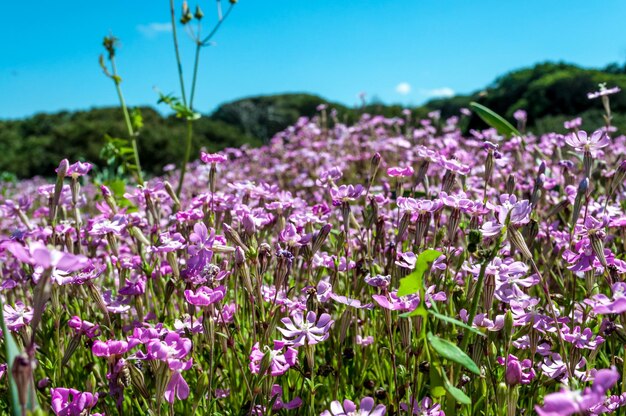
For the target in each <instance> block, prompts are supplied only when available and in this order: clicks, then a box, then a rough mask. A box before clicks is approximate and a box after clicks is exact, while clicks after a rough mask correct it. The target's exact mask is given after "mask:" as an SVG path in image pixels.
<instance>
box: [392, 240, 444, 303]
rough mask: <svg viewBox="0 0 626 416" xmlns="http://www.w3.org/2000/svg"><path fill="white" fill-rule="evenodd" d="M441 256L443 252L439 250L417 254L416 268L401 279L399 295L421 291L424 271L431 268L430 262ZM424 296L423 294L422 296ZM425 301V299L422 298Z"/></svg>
mask: <svg viewBox="0 0 626 416" xmlns="http://www.w3.org/2000/svg"><path fill="white" fill-rule="evenodd" d="M439 256H441V252H440V251H437V250H432V249H429V250H425V251H422V252H421V253H420V254H419V256H417V261H416V262H415V270H414V271H413V273H411V274H409V275H408V276H406V277H405V278H403V279H400V288H399V289H398V296H406V295H412V294H413V293H417V292H420V291H421V290H422V289H423V288H424V273H425V272H426V270H428V269H429V267H430V263H432V262H433V261H435V260H436V259H437V257H439ZM422 298H423V296H422ZM421 301H422V302H423V301H424V299H421Z"/></svg>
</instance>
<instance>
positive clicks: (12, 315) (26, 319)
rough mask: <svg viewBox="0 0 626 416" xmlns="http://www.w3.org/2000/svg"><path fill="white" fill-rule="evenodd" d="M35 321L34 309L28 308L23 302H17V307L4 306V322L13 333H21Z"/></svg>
mask: <svg viewBox="0 0 626 416" xmlns="http://www.w3.org/2000/svg"><path fill="white" fill-rule="evenodd" d="M32 319H33V308H31V307H30V306H29V307H26V306H25V305H24V303H23V302H21V301H19V300H18V301H17V302H15V307H13V306H11V305H4V321H5V322H6V325H7V328H9V329H10V330H11V331H19V330H20V329H22V328H23V327H25V326H26V325H28V324H29V323H30V321H31V320H32Z"/></svg>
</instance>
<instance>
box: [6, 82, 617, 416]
mask: <svg viewBox="0 0 626 416" xmlns="http://www.w3.org/2000/svg"><path fill="white" fill-rule="evenodd" d="M616 92H617V91H614V90H609V89H606V88H602V89H601V90H600V91H599V92H597V93H595V94H596V95H595V96H593V97H591V99H596V98H600V99H602V100H603V103H605V109H606V113H607V114H606V124H605V125H604V126H585V125H584V121H583V120H581V119H574V120H571V121H569V122H567V123H566V126H565V127H564V128H565V129H566V130H567V133H565V134H558V133H551V134H545V135H542V136H540V137H538V136H535V135H533V134H532V133H527V132H525V131H524V124H525V121H526V116H525V114H524V112H523V111H519V112H516V114H515V119H516V120H517V128H515V127H513V126H511V125H510V124H508V123H506V122H505V121H504V120H503V119H502V118H500V117H498V116H497V115H495V114H493V113H486V112H485V109H481V108H480V106H476V107H475V108H472V111H476V112H479V113H480V114H479V115H481V116H483V117H484V118H485V119H486V120H487V121H490V124H491V125H492V126H494V128H488V129H485V130H481V131H477V130H470V131H469V133H467V134H465V135H464V134H463V133H462V131H463V129H462V126H463V123H464V122H465V121H466V120H467V118H468V117H469V116H471V115H472V111H470V110H468V109H463V110H462V112H461V113H460V114H459V115H458V116H453V117H450V118H447V119H443V118H441V116H440V113H438V112H434V113H431V114H429V116H428V117H427V118H425V119H414V118H413V116H414V115H413V114H412V113H411V112H410V111H408V110H407V111H405V113H404V117H402V118H384V117H382V116H375V115H369V114H363V115H362V117H361V118H360V120H359V121H358V122H356V123H355V124H353V125H345V124H343V123H341V122H340V121H339V120H338V119H337V117H336V114H335V112H334V111H332V110H331V109H327V108H325V107H324V106H320V108H319V112H318V115H316V116H315V117H313V118H311V119H308V118H301V119H300V120H299V121H298V122H297V123H296V124H295V125H293V126H292V127H290V128H288V129H287V130H285V131H283V132H281V133H279V134H277V135H276V136H275V137H274V138H273V139H272V140H271V141H270V142H269V143H268V144H267V145H265V146H263V147H260V148H248V147H242V148H232V149H225V150H223V151H221V152H220V153H217V154H207V153H204V152H203V153H202V154H201V155H199V156H200V160H198V161H196V162H193V163H190V164H189V165H188V166H187V167H186V175H184V180H183V181H182V183H181V186H180V196H178V195H177V192H175V190H174V189H175V185H176V184H178V181H179V179H180V176H181V175H180V171H179V170H169V171H168V173H166V174H165V175H164V176H162V177H155V178H146V180H145V182H144V183H143V185H134V184H130V183H129V184H128V185H127V186H126V189H125V190H124V191H123V192H122V193H114V192H113V191H112V190H111V189H109V188H108V187H107V186H105V185H102V184H97V183H94V180H93V178H91V177H90V174H91V173H92V172H91V169H92V165H91V164H89V163H86V162H75V163H73V161H72V163H71V162H69V161H67V160H62V161H60V163H59V166H58V169H57V171H56V172H55V173H53V172H51V174H54V175H56V182H55V183H47V182H46V181H44V180H42V179H31V180H24V181H21V182H18V183H3V184H2V194H1V195H2V196H1V199H0V210H1V211H0V212H1V213H2V216H1V218H0V230H1V234H0V277H1V294H2V296H1V298H2V302H3V307H2V308H1V309H2V312H3V320H2V324H3V326H2V331H3V337H2V339H3V348H2V353H1V355H0V359H1V362H3V363H6V364H4V365H3V366H2V372H1V373H0V374H1V375H2V378H1V379H0V388H1V389H2V390H3V392H4V393H3V394H2V396H1V397H0V406H1V408H2V412H3V413H9V412H12V414H17V415H19V414H26V413H29V412H34V413H40V414H41V413H50V414H56V415H104V414H106V415H118V414H119V415H128V414H151V415H161V414H163V415H165V414H207V415H270V414H274V415H281V414H285V415H288V414H297V415H323V416H341V415H363V416H365V415H369V416H382V415H395V414H403V415H428V416H442V415H456V414H458V415H507V416H512V415H522V414H527V415H529V414H539V415H541V416H549V415H560V416H563V415H574V414H580V415H583V414H584V415H598V414H604V413H616V414H620V412H621V411H623V410H621V409H622V407H624V406H625V405H626V394H625V393H624V392H625V391H626V377H625V376H626V374H625V373H626V361H625V360H624V358H625V354H626V351H625V347H624V345H625V341H626V331H625V329H624V323H625V321H624V320H625V319H626V314H625V312H626V282H624V276H625V275H626V261H625V260H624V254H625V253H624V248H625V245H626V234H625V233H626V212H625V204H626V191H625V189H624V187H623V183H624V178H625V177H626V161H625V160H624V156H625V155H626V137H625V136H622V135H619V134H618V133H617V132H616V131H614V129H613V128H612V127H611V124H610V120H611V114H610V107H609V101H608V97H609V95H610V93H616ZM172 184H174V185H172ZM11 397H13V398H14V399H13V401H12V400H11Z"/></svg>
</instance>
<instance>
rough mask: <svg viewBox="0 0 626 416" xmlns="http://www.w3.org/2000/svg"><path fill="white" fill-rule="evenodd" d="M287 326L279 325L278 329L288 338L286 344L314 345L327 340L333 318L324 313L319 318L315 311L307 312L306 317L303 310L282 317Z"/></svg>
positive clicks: (297, 345) (295, 345)
mask: <svg viewBox="0 0 626 416" xmlns="http://www.w3.org/2000/svg"><path fill="white" fill-rule="evenodd" d="M281 322H282V323H283V325H285V328H281V327H278V330H279V331H280V332H281V333H282V334H283V335H284V336H285V337H286V338H287V340H285V342H286V344H290V345H293V346H294V347H299V346H302V345H305V343H306V344H308V345H314V344H317V343H319V342H322V341H324V340H326V339H327V338H328V337H329V335H330V333H329V331H330V327H331V325H332V324H333V322H334V321H333V320H332V319H331V318H330V315H329V314H327V313H323V314H321V315H320V317H319V319H317V315H316V314H315V312H313V311H309V312H307V314H306V319H305V317H304V314H303V313H302V312H301V311H296V312H295V313H293V314H292V315H291V317H288V318H283V319H281Z"/></svg>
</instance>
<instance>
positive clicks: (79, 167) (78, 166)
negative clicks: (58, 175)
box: [65, 162, 91, 179]
mask: <svg viewBox="0 0 626 416" xmlns="http://www.w3.org/2000/svg"><path fill="white" fill-rule="evenodd" d="M90 170H91V163H89V162H76V163H74V164H72V165H70V166H69V167H68V168H67V172H66V173H65V176H69V177H71V178H74V179H76V178H78V177H79V176H84V175H86V174H88V173H89V171H90Z"/></svg>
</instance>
